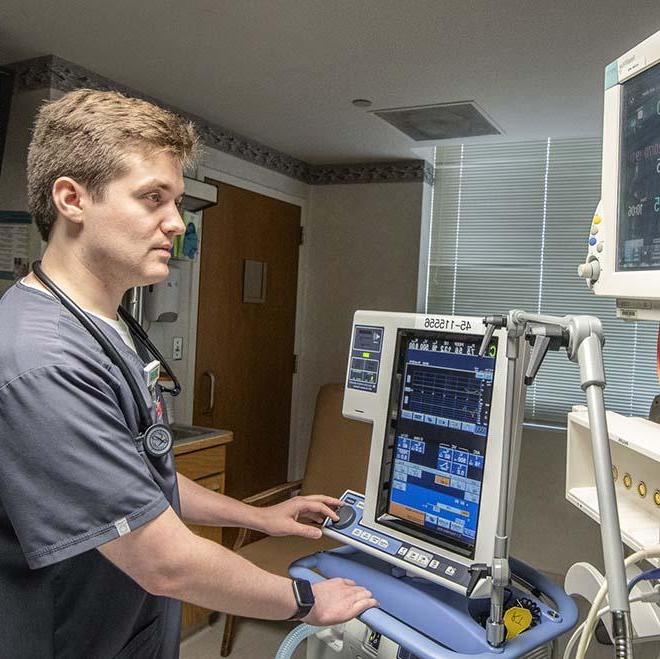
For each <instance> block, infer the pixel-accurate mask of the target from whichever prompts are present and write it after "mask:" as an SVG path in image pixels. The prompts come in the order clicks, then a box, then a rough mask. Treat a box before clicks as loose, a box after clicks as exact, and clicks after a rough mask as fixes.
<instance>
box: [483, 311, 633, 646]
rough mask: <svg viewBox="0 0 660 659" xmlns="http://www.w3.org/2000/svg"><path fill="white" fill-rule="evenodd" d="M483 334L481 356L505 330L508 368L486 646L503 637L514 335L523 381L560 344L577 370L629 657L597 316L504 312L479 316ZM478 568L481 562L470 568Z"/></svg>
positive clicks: (608, 566)
mask: <svg viewBox="0 0 660 659" xmlns="http://www.w3.org/2000/svg"><path fill="white" fill-rule="evenodd" d="M484 325H485V326H486V333H485V336H484V339H483V342H482V344H481V349H480V354H481V355H484V354H485V353H486V351H487V349H488V345H489V343H490V340H491V338H492V336H493V333H494V331H495V330H496V329H498V328H506V331H507V369H508V371H509V378H508V385H510V386H507V392H506V401H505V417H504V418H505V424H504V444H505V446H504V453H503V456H502V473H501V483H502V490H501V493H500V501H499V509H498V519H497V534H496V539H495V550H494V554H493V563H492V566H490V567H489V568H486V570H487V574H489V576H491V578H492V582H493V583H492V596H491V610H490V616H489V618H488V621H487V623H486V635H487V639H488V643H489V644H490V645H491V646H494V647H499V646H501V645H502V644H503V643H504V641H505V637H506V630H505V627H504V623H503V615H504V604H503V603H504V589H505V588H506V587H507V586H508V585H509V582H510V578H511V574H510V570H509V562H508V551H509V546H508V545H509V529H508V528H507V527H508V514H507V507H508V504H509V474H510V464H509V463H510V457H511V447H512V444H513V437H514V431H515V429H514V427H513V423H514V418H516V410H515V409H514V408H515V401H516V396H515V391H514V390H513V385H512V383H513V382H514V377H513V376H514V375H515V372H516V368H518V364H517V362H518V359H519V357H520V354H519V353H520V340H519V339H520V337H521V336H524V337H525V340H526V341H528V342H529V343H530V344H531V345H532V355H531V358H530V361H529V364H528V367H527V371H526V373H525V384H526V385H529V384H531V383H532V382H533V381H534V378H535V377H536V374H537V373H538V370H539V368H540V366H541V364H542V363H543V359H544V358H545V355H546V354H547V352H548V350H560V349H562V348H564V349H565V350H566V354H567V356H568V358H569V360H571V361H573V362H576V363H577V364H578V365H579V368H580V380H581V383H580V384H581V387H582V389H583V391H584V392H585V395H586V398H587V408H588V411H589V422H590V427H591V441H592V445H593V456H594V469H595V475H596V489H597V493H598V506H599V509H600V515H601V520H602V522H601V525H600V529H601V541H602V545H603V555H604V559H605V571H606V575H607V580H608V590H609V603H610V607H611V611H612V622H613V630H614V642H615V645H616V646H617V647H620V648H623V649H624V650H625V652H626V654H625V655H624V656H630V657H632V632H631V627H630V604H629V602H628V588H627V582H626V573H625V567H624V556H623V546H622V543H621V531H620V526H619V515H618V510H617V505H616V493H615V490H614V482H613V480H612V458H611V455H610V450H609V439H608V432H607V418H606V416H605V406H604V402H603V389H604V388H605V369H604V366H603V353H602V346H603V343H604V338H603V330H602V325H601V322H600V320H598V318H596V317H594V316H582V315H580V316H548V315H543V314H529V313H527V312H525V311H521V310H513V311H511V312H509V313H508V314H507V315H504V316H501V315H500V316H487V317H486V318H484ZM474 567H475V569H477V570H479V569H481V570H483V569H484V566H474Z"/></svg>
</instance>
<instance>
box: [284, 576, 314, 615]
mask: <svg viewBox="0 0 660 659" xmlns="http://www.w3.org/2000/svg"><path fill="white" fill-rule="evenodd" d="M291 583H292V586H293V595H294V597H295V598H296V604H297V605H298V610H297V611H296V612H295V613H294V614H293V615H292V616H291V617H290V618H287V620H301V619H302V618H304V617H305V616H307V615H308V614H309V612H310V611H311V610H312V608H313V607H314V602H315V600H314V592H313V591H312V584H310V583H309V581H307V580H305V579H292V580H291Z"/></svg>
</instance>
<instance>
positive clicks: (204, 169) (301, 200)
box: [184, 166, 309, 480]
mask: <svg viewBox="0 0 660 659" xmlns="http://www.w3.org/2000/svg"><path fill="white" fill-rule="evenodd" d="M197 178H198V179H200V180H202V181H203V180H204V179H205V178H210V179H213V180H214V181H218V182H219V183H226V184H227V185H233V186H234V187H237V188H243V189H245V190H249V191H251V192H256V193H257V194H260V195H263V196H264V197H271V198H272V199H278V200H279V201H284V202H286V203H289V204H292V205H294V206H298V207H299V208H300V224H301V226H302V227H303V230H304V234H305V238H304V240H303V244H302V245H301V246H300V247H299V250H300V251H299V252H298V281H297V284H296V319H295V324H296V327H295V334H294V352H295V354H296V355H298V369H297V372H296V373H294V374H293V381H292V388H291V409H290V415H291V417H290V418H291V422H290V424H289V461H288V468H287V473H288V479H289V480H293V479H295V478H301V477H302V474H301V473H300V472H301V470H302V469H303V466H304V460H303V457H304V456H302V455H301V454H302V451H303V449H304V448H306V443H304V444H305V445H304V446H303V442H302V439H301V438H300V437H299V434H298V432H297V431H298V415H297V411H298V409H299V399H300V393H301V382H304V381H305V377H304V373H303V369H304V359H303V358H302V351H303V331H302V330H303V326H304V315H305V310H306V308H307V305H306V299H305V297H306V296H305V292H306V287H305V275H306V272H307V270H308V256H309V249H308V245H309V240H308V236H307V233H308V211H309V200H308V199H307V198H306V197H299V196H297V195H294V194H290V193H288V192H283V191H281V190H278V189H276V188H272V187H269V186H267V185H264V184H262V183H258V182H256V181H254V180H252V179H245V178H240V177H238V176H234V175H233V174H228V173H227V172H224V171H222V170H218V169H215V168H212V167H208V166H200V167H198V168H197ZM302 185H305V187H306V192H307V194H309V186H307V185H306V184H302ZM218 203H220V198H219V197H218ZM199 224H200V229H199V239H200V242H201V241H202V240H204V220H203V216H202V220H201V222H200V223H199ZM200 261H201V250H200V258H197V259H195V261H194V262H193V264H192V275H191V280H192V281H191V291H190V293H191V298H190V306H189V312H190V317H189V319H188V326H189V328H190V339H189V347H188V355H189V359H188V369H187V373H186V374H185V383H184V386H185V387H188V391H191V392H194V390H195V366H196V359H197V312H198V308H199V272H200ZM193 398H194V395H193V396H190V397H189V398H188V399H187V400H186V410H185V417H186V419H188V421H189V423H192V416H193Z"/></svg>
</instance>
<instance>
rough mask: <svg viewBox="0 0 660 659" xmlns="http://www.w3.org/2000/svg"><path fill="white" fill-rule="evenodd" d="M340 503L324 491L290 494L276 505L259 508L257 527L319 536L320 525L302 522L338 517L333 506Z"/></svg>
mask: <svg viewBox="0 0 660 659" xmlns="http://www.w3.org/2000/svg"><path fill="white" fill-rule="evenodd" d="M341 505H342V502H341V501H340V500H339V499H335V498H334V497H327V496H324V495H323V494H311V495H309V496H305V497H293V498H292V499H288V500H287V501H284V502H283V503H278V504H276V505H275V506H268V507H267V508H261V509H259V516H260V524H259V530H260V531H263V532H264V533H267V534H268V535H299V536H301V537H303V538H313V539H315V540H318V539H319V538H320V537H321V536H322V533H321V529H319V528H316V527H314V526H310V525H309V524H308V523H305V522H316V523H317V524H322V523H323V520H324V519H325V517H330V518H331V519H333V520H335V521H336V520H338V519H339V517H338V515H337V513H335V510H336V509H337V508H339V506H341Z"/></svg>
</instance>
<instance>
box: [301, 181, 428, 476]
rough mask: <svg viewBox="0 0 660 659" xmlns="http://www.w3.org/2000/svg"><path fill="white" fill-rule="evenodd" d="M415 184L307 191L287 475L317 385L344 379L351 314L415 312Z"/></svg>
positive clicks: (418, 187)
mask: <svg viewBox="0 0 660 659" xmlns="http://www.w3.org/2000/svg"><path fill="white" fill-rule="evenodd" d="M423 188H424V185H423V184H422V183H369V184H350V185H319V186H313V187H312V189H311V193H310V199H309V212H308V220H307V224H306V237H305V255H304V257H303V264H304V268H305V271H304V273H303V281H304V289H303V292H302V294H303V311H302V317H301V318H300V322H301V323H302V342H301V346H300V348H301V357H300V362H299V363H300V369H299V381H298V383H297V386H296V390H297V393H298V396H297V401H298V404H297V405H296V406H295V407H294V413H295V422H296V428H295V433H294V437H295V438H296V440H297V441H295V442H294V445H293V446H292V451H291V460H290V466H291V469H290V471H291V473H292V475H298V474H300V473H301V467H302V466H303V465H304V463H305V456H306V452H307V441H308V438H309V432H310V427H311V421H312V415H313V410H314V401H315V399H316V394H317V392H318V389H319V387H320V386H321V385H322V384H324V383H326V382H343V380H344V375H345V369H346V360H347V355H348V345H349V340H350V332H351V323H352V320H353V313H354V312H355V311H356V310H357V309H383V310H387V311H415V304H416V294H417V263H418V253H419V235H420V222H421V213H422V196H423Z"/></svg>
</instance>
